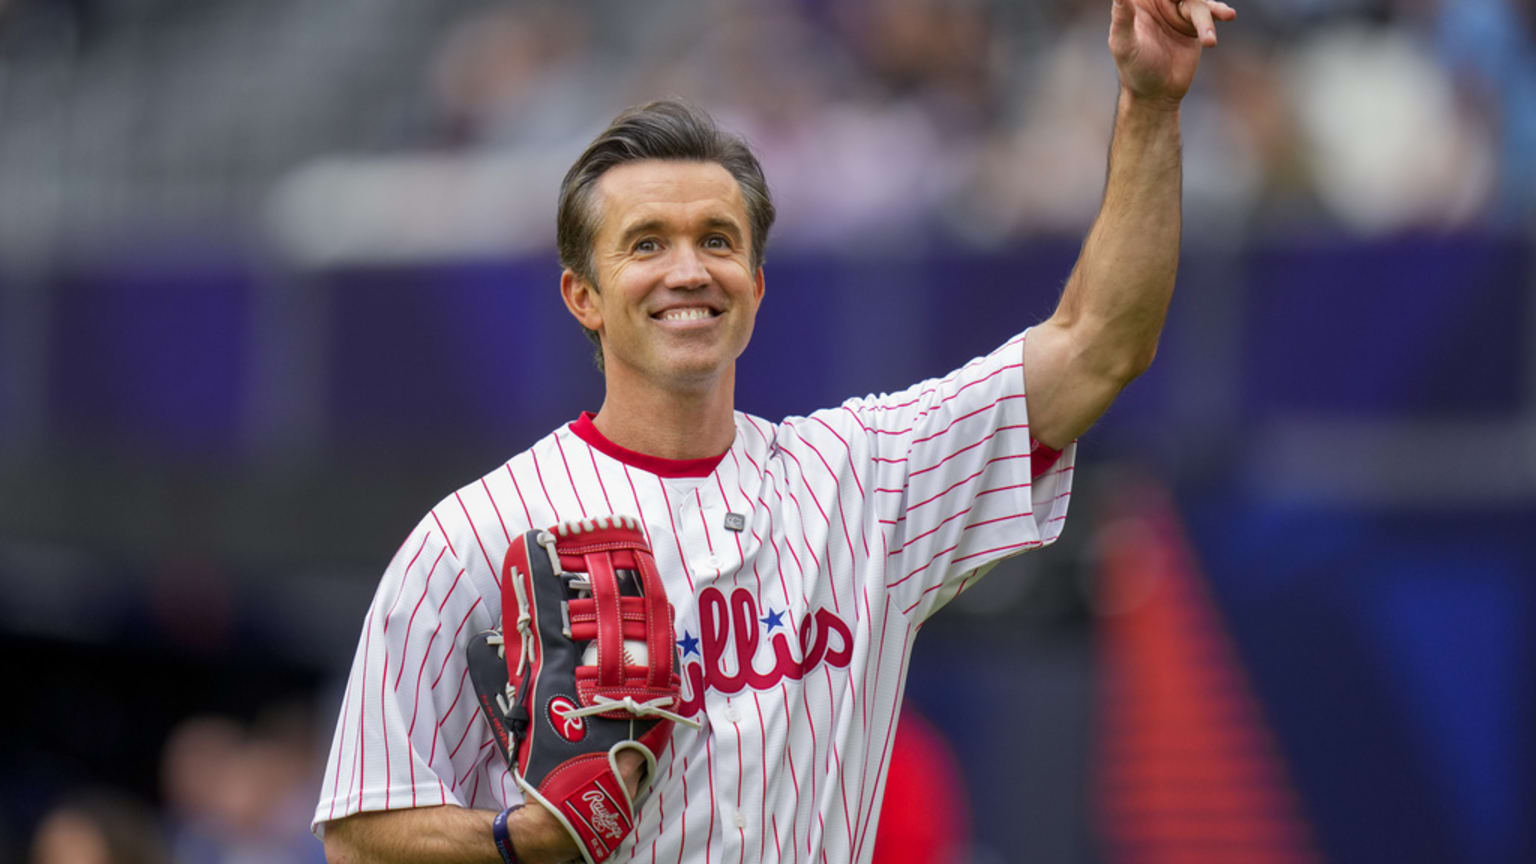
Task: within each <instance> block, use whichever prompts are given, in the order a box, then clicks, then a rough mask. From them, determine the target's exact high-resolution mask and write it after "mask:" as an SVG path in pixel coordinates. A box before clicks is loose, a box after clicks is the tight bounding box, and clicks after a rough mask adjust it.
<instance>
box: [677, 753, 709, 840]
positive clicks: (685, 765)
mask: <svg viewBox="0 0 1536 864" xmlns="http://www.w3.org/2000/svg"><path fill="white" fill-rule="evenodd" d="M683 812H684V813H687V812H688V757H687V756H684V757H683ZM681 822H682V825H683V838H682V842H681V843H678V844H677V864H683V852H684V851H685V850H686V849H687V848H688V820H687V819H683V820H681ZM710 827H711V828H713V827H714V826H713V824H711V826H710Z"/></svg>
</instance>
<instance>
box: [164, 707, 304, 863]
mask: <svg viewBox="0 0 1536 864" xmlns="http://www.w3.org/2000/svg"><path fill="white" fill-rule="evenodd" d="M312 749H313V748H312V747H311V746H310V738H309V723H308V720H307V715H306V714H305V713H304V712H302V711H300V710H298V709H294V708H279V709H274V710H272V711H270V712H269V713H268V714H267V715H266V716H265V717H263V718H262V719H261V720H259V721H258V722H257V723H256V724H254V725H253V726H251V727H250V728H246V727H243V726H241V725H240V724H238V723H235V722H234V721H232V720H230V719H228V718H224V717H213V716H199V717H192V718H189V719H187V720H185V721H183V722H182V723H181V725H179V726H178V727H176V729H174V730H173V731H172V732H171V734H170V735H169V736H168V738H167V740H166V745H165V749H164V752H163V754H162V769H161V773H162V776H161V783H162V786H163V789H164V795H165V806H166V811H167V812H166V816H167V819H168V821H169V824H170V836H171V851H172V854H173V856H174V860H175V862H176V864H280V862H281V864H288V862H304V861H315V862H320V861H323V860H324V855H323V852H322V849H321V847H320V844H319V843H318V842H317V841H316V840H315V839H314V837H313V836H311V835H310V833H309V831H308V826H309V822H308V819H309V811H310V810H311V809H312V808H313V803H312V799H313V797H314V789H315V788H316V787H317V785H318V780H317V778H315V777H314V776H312V775H313V773H314V770H315V769H314V767H313V765H314V758H313V752H312Z"/></svg>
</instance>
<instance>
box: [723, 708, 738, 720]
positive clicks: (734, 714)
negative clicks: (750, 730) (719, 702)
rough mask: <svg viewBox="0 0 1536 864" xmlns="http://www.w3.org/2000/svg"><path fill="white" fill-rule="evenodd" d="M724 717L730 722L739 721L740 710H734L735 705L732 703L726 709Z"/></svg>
mask: <svg viewBox="0 0 1536 864" xmlns="http://www.w3.org/2000/svg"><path fill="white" fill-rule="evenodd" d="M725 719H727V720H729V721H731V722H732V723H740V722H741V712H740V711H737V710H736V706H735V705H732V706H731V707H730V708H728V709H726V712H725Z"/></svg>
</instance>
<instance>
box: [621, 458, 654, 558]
mask: <svg viewBox="0 0 1536 864" xmlns="http://www.w3.org/2000/svg"><path fill="white" fill-rule="evenodd" d="M624 479H625V480H628V481H629V494H630V495H632V496H634V499H635V510H636V511H637V515H638V516H639V517H640V528H641V529H642V530H644V531H645V542H646V543H647V544H649V545H650V547H651V548H652V549H655V548H656V544H655V543H653V542H652V541H651V525H650V520H649V519H647V518H646V517H645V507H644V506H643V505H642V504H641V503H640V493H639V492H637V491H635V478H633V477H631V476H629V466H628V465H625V466H624Z"/></svg>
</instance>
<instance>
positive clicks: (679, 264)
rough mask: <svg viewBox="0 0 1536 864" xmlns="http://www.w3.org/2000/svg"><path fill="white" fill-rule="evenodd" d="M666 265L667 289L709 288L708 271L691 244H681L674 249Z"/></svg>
mask: <svg viewBox="0 0 1536 864" xmlns="http://www.w3.org/2000/svg"><path fill="white" fill-rule="evenodd" d="M667 263H668V265H669V266H668V268H667V277H666V281H667V287H668V288H676V289H679V290H687V289H690V288H706V287H708V286H709V282H710V277H709V270H708V269H706V268H705V267H704V259H703V257H702V256H700V255H699V250H698V249H695V248H694V247H693V245H692V244H689V243H682V244H678V245H677V246H676V247H674V251H673V253H672V256H671V260H670V261H668V262H667Z"/></svg>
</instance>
